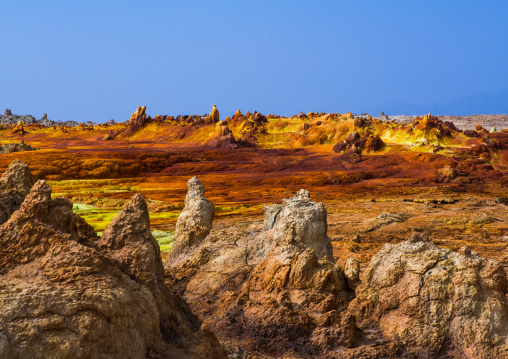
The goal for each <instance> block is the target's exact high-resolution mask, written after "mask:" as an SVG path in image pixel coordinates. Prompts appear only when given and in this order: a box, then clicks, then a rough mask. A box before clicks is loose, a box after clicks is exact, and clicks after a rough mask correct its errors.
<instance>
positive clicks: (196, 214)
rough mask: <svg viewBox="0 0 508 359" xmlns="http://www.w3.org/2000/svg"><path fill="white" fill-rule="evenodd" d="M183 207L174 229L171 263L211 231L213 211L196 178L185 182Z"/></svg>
mask: <svg viewBox="0 0 508 359" xmlns="http://www.w3.org/2000/svg"><path fill="white" fill-rule="evenodd" d="M187 188H188V191H187V196H186V197H185V207H184V209H183V211H182V213H180V216H179V217H178V221H177V222H176V229H175V243H174V244H173V248H172V251H171V257H172V263H174V262H175V261H176V260H177V257H178V256H179V255H180V254H182V253H184V252H186V251H188V250H189V248H190V247H196V246H198V245H199V244H201V243H202V242H203V240H204V239H205V238H206V236H208V234H209V233H210V230H211V229H212V222H213V217H214V215H215V209H214V206H213V204H212V202H210V201H209V200H207V199H206V198H205V197H204V193H205V186H203V184H202V183H201V181H200V180H199V179H198V178H197V177H192V178H191V179H190V180H189V181H187Z"/></svg>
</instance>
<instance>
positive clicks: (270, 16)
mask: <svg viewBox="0 0 508 359" xmlns="http://www.w3.org/2000/svg"><path fill="white" fill-rule="evenodd" d="M0 14H1V18H2V20H1V22H0V46H1V51H0V108H1V109H2V112H3V109H4V108H11V109H12V110H13V112H14V113H18V114H32V115H34V116H36V117H37V118H39V117H40V116H41V115H42V113H43V112H47V113H48V115H49V118H51V119H54V120H76V121H80V122H81V121H87V120H93V121H99V122H103V121H107V120H109V119H110V118H114V119H116V120H117V121H124V120H127V119H128V118H129V117H130V114H131V113H132V112H133V111H134V110H135V108H136V106H138V105H146V106H147V113H148V114H150V115H152V116H153V115H156V114H163V115H164V114H168V115H178V114H202V113H205V112H209V111H210V110H211V107H212V105H213V104H216V105H217V106H218V108H219V111H220V113H221V118H224V117H225V116H227V115H231V114H232V113H234V111H236V109H238V108H240V109H241V110H242V111H243V112H245V111H246V110H250V111H251V112H253V111H254V110H257V111H259V112H261V113H265V114H266V113H276V114H282V115H291V114H293V113H299V112H300V111H304V112H308V111H326V112H347V111H351V112H353V113H362V112H370V113H372V114H378V113H379V111H381V110H384V111H386V112H387V113H389V114H397V113H399V114H402V113H405V114H413V113H415V114H418V113H426V112H434V113H435V112H436V111H438V112H446V113H447V114H468V113H471V112H475V113H479V112H481V113H507V112H508V20H507V19H508V1H506V0H500V1H496V0H489V1H479V0H477V1H468V0H462V1H447V0H440V1H433V0H426V1H409V0H400V1H389V0H383V1H381V0H376V1H368V0H362V1H358V0H351V1H339V0H336V1H319V0H314V1H297V0H293V1H276V0H272V1H249V2H247V1H239V0H235V1H193V0H185V1H129V0H124V1H107V0H104V1H69V0H67V1H52V0H47V1H23V0H17V1H14V0H3V1H1V2H0ZM443 114H444V113H443Z"/></svg>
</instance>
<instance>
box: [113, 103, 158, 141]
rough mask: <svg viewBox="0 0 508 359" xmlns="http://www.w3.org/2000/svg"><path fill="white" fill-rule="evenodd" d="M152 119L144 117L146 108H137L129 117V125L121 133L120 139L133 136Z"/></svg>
mask: <svg viewBox="0 0 508 359" xmlns="http://www.w3.org/2000/svg"><path fill="white" fill-rule="evenodd" d="M151 119H152V118H151V117H150V116H147V115H146V106H143V107H141V106H138V108H137V109H136V111H135V112H134V113H133V114H132V115H131V118H130V120H129V125H128V126H127V128H126V129H125V130H123V131H122V133H121V136H122V137H128V136H132V135H133V134H135V133H136V132H137V131H138V130H139V129H140V128H142V127H143V126H145V125H146V124H147V123H148V122H150V120H151Z"/></svg>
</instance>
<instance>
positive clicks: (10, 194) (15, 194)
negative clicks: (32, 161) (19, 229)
mask: <svg viewBox="0 0 508 359" xmlns="http://www.w3.org/2000/svg"><path fill="white" fill-rule="evenodd" d="M34 183H35V180H34V178H33V176H32V173H31V172H30V169H29V168H28V166H27V165H26V164H25V163H23V162H21V161H19V160H14V161H13V162H12V163H11V164H10V165H9V167H8V168H7V171H5V172H4V174H3V175H2V177H1V178H0V224H2V223H5V222H6V221H7V220H8V219H9V217H10V216H11V215H12V214H13V213H14V212H15V211H17V210H18V209H19V207H20V206H21V204H22V203H23V200H24V199H25V197H26V195H27V194H28V193H29V192H30V189H31V188H32V186H33V184H34Z"/></svg>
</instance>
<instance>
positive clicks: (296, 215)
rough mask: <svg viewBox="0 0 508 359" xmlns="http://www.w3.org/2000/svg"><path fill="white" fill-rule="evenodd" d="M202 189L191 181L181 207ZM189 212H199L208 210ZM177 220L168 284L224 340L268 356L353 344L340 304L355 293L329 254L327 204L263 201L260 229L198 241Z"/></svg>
mask: <svg viewBox="0 0 508 359" xmlns="http://www.w3.org/2000/svg"><path fill="white" fill-rule="evenodd" d="M191 181H192V180H191ZM191 181H189V182H190V183H191ZM203 192H204V189H202V187H200V186H189V193H188V194H187V199H186V208H187V203H188V202H189V199H193V198H200V196H202V194H203ZM184 212H185V210H184V211H183V212H182V215H184ZM192 213H194V215H195V216H197V217H198V218H199V217H200V216H199V215H200V214H201V216H203V215H206V214H207V213H208V210H207V209H206V207H205V206H202V207H201V209H198V208H196V209H195V210H193V212H192ZM185 216H187V214H186V215H185ZM180 218H181V217H180ZM180 218H179V220H178V223H179V224H178V225H177V232H175V244H176V243H178V241H180V243H187V245H185V246H183V245H181V246H179V247H177V250H178V256H176V257H175V256H172V255H170V256H169V258H168V261H167V262H166V265H165V269H166V273H165V276H166V283H167V284H168V286H169V287H170V288H172V289H173V290H174V291H175V292H177V293H179V294H181V295H182V296H183V297H184V298H185V299H186V300H187V301H188V302H189V304H190V306H191V308H192V310H193V311H195V312H196V313H197V314H198V315H200V317H201V318H202V319H204V321H205V324H206V326H207V327H209V328H211V329H213V330H214V331H216V332H217V333H219V334H220V337H221V338H222V339H227V338H235V340H238V341H240V342H243V341H247V342H248V343H249V344H247V347H248V348H250V349H251V350H257V349H260V350H262V351H263V352H265V353H272V354H274V355H275V354H277V353H278V354H280V353H283V352H284V351H287V352H293V353H297V354H295V355H318V354H319V353H323V352H324V351H327V350H333V348H337V347H339V346H351V345H354V343H355V342H356V339H357V330H356V325H355V321H354V317H353V316H352V315H351V314H350V313H349V312H348V311H347V309H346V308H347V305H348V303H349V301H350V300H351V299H352V296H353V292H352V290H350V289H349V288H348V287H347V283H346V280H345V277H344V273H343V271H342V269H341V268H340V267H339V266H338V265H336V264H335V260H334V258H333V255H332V252H331V242H330V239H329V238H328V236H327V235H326V231H327V225H326V210H325V209H324V206H323V205H322V204H321V203H316V202H314V201H312V200H311V199H310V196H309V194H308V192H306V191H304V190H301V191H300V192H298V194H297V195H296V196H295V197H293V198H291V199H289V200H283V204H282V206H280V205H272V206H268V207H265V221H264V228H261V227H260V226H258V227H256V228H250V229H249V228H243V229H241V228H236V227H235V228H214V229H213V230H212V231H211V233H210V234H209V235H208V236H206V237H204V238H203V239H200V240H199V241H197V242H195V243H197V244H196V245H191V244H190V242H189V241H187V240H186V241H185V242H184V241H181V239H182V238H187V236H188V232H192V228H194V226H186V227H184V226H182V225H181V223H182V222H181V220H180ZM184 219H185V222H187V219H186V217H184ZM185 222H183V223H185ZM174 249H175V247H173V249H172V251H173V250H174ZM175 258H177V260H174V259H175ZM255 348H257V349H255ZM298 353H299V354H298Z"/></svg>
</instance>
